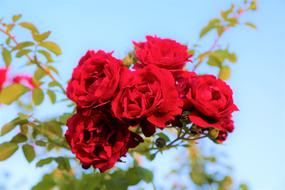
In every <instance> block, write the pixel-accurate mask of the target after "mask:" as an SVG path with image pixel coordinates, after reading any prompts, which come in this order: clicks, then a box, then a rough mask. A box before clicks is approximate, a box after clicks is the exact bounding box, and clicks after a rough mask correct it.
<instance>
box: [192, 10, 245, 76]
mask: <svg viewBox="0 0 285 190" xmlns="http://www.w3.org/2000/svg"><path fill="white" fill-rule="evenodd" d="M249 10H250V9H249V8H246V9H242V10H241V11H239V12H238V13H237V14H236V15H235V16H234V18H236V19H238V18H239V17H240V16H241V15H242V14H244V13H245V12H247V11H249ZM229 29H230V27H229V26H228V27H225V28H224V32H226V31H228V30H229ZM224 32H223V33H224ZM221 37H222V35H218V36H217V37H216V38H215V40H214V42H213V44H212V45H211V47H210V48H209V50H208V51H207V52H212V51H213V50H214V49H215V48H216V47H217V45H218V43H219V41H220V39H221ZM205 57H206V56H202V57H200V58H198V62H197V64H196V65H194V68H193V70H192V71H195V70H196V69H197V68H198V67H199V66H200V65H201V63H202V62H203V61H204V59H205Z"/></svg>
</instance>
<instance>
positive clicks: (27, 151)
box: [22, 144, 36, 162]
mask: <svg viewBox="0 0 285 190" xmlns="http://www.w3.org/2000/svg"><path fill="white" fill-rule="evenodd" d="M22 149H23V153H24V155H25V157H26V159H27V161H28V162H32V161H33V160H34V159H35V157H36V152H35V150H34V147H33V146H32V145H29V144H24V145H23V147H22Z"/></svg>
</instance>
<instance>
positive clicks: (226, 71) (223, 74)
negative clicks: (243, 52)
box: [219, 66, 231, 80]
mask: <svg viewBox="0 0 285 190" xmlns="http://www.w3.org/2000/svg"><path fill="white" fill-rule="evenodd" d="M230 76H231V69H230V67H228V66H222V67H221V68H220V72H219V78H220V79H222V80H228V79H229V78H230Z"/></svg>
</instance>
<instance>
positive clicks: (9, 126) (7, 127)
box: [0, 117, 21, 136]
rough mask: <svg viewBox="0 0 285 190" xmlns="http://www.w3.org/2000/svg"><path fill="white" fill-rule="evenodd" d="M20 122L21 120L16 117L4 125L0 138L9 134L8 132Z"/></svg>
mask: <svg viewBox="0 0 285 190" xmlns="http://www.w3.org/2000/svg"><path fill="white" fill-rule="evenodd" d="M20 121H21V120H20V119H19V118H18V117H17V118H16V119H13V120H12V121H10V122H9V123H6V124H5V125H3V127H2V128H1V131H0V136H3V135H5V134H7V133H9V132H10V131H12V130H13V129H14V128H15V127H16V126H17V125H18V124H19V122H20Z"/></svg>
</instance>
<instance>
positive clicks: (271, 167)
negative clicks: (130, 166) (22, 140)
mask: <svg viewBox="0 0 285 190" xmlns="http://www.w3.org/2000/svg"><path fill="white" fill-rule="evenodd" d="M230 2H241V1H238V0H236V1H226V0H215V1H213V0H204V1H194V0H177V1H173V0H156V1H153V0H143V1H131V0H121V1H114V0H113V1H111V0H106V1H98V0H93V1H92V0H82V1H76V0H61V1H58V0H49V1H37V0H30V1H20V0H0V16H1V17H6V18H9V17H11V15H13V14H16V13H22V14H23V15H24V20H27V21H30V22H33V23H35V24H36V25H37V26H38V27H39V28H40V30H41V31H46V30H51V31H52V32H53V34H52V36H51V38H52V40H54V41H56V42H58V44H59V45H60V46H61V47H62V49H63V55H62V56H61V57H59V58H58V59H57V63H56V64H57V66H58V68H59V69H60V71H61V73H62V80H64V81H67V80H68V78H69V77H70V75H71V72H72V69H73V68H74V67H75V66H76V64H77V60H78V59H79V58H80V56H82V55H83V54H84V52H85V51H86V50H87V49H105V50H107V51H111V50H115V55H116V56H118V57H123V56H124V55H125V54H126V53H127V52H128V51H129V50H130V49H131V48H132V44H131V41H132V40H142V39H143V38H144V36H145V35H147V34H156V35H158V36H162V37H169V38H174V39H176V40H177V41H180V42H182V43H187V44H189V46H191V44H194V43H196V42H197V41H198V34H199V31H200V29H201V28H202V27H203V26H204V25H205V24H206V23H207V21H208V20H209V19H211V18H213V17H215V16H218V15H219V11H220V10H221V9H226V8H228V7H229V5H230ZM284 8H285V1H284V0H271V1H266V0H260V1H259V10H258V11H257V12H255V13H250V14H248V15H245V16H244V17H243V18H242V20H243V21H252V22H254V23H255V24H256V25H257V26H258V30H256V31H254V30H251V29H248V28H246V27H244V26H240V27H238V28H237V29H234V30H231V31H230V32H228V33H227V34H226V35H225V36H224V38H223V39H222V40H221V44H222V45H227V44H230V46H229V47H230V50H232V51H235V52H236V53H237V55H238V58H239V59H238V62H237V63H236V64H235V65H233V67H232V68H233V74H232V77H231V79H230V80H229V83H230V84H231V85H232V88H233V89H234V92H235V101H236V103H237V105H238V106H239V108H240V112H239V113H236V114H235V126H236V130H235V132H234V133H233V134H232V135H230V137H229V140H228V141H227V142H226V143H225V145H221V146H218V145H212V146H216V148H217V149H218V150H222V151H224V152H226V153H227V154H228V155H229V159H228V162H229V163H231V164H233V167H234V170H235V177H236V178H237V179H238V180H245V181H247V182H248V183H249V184H250V186H251V187H252V189H253V190H283V189H285V164H284V161H285V148H284V147H285V146H284V145H285V142H284V134H285V122H284V118H285V111H284V108H285V100H284V97H285V85H284V83H285V66H284V64H285V63H284V55H285V47H284V44H285V37H284V34H285V26H284V19H285V11H284ZM20 37H21V36H20ZM212 37H213V36H211V35H209V37H207V38H205V39H204V40H203V41H202V44H203V47H205V48H206V47H208V46H209V45H210V44H211V43H212V41H213V38H212ZM14 64H15V63H14ZM0 65H3V63H2V62H0ZM200 71H201V70H200ZM203 72H204V71H203ZM3 108H5V111H4V109H3ZM50 108H51V107H50V105H49V104H48V103H47V104H45V105H43V107H41V108H39V110H40V109H44V110H45V112H41V114H39V115H38V116H39V117H44V116H50V115H54V114H56V113H55V112H54V110H55V109H50ZM7 110H8V111H7ZM59 111H62V112H64V110H60V107H59ZM7 113H9V114H7ZM14 114H15V110H14V108H13V107H12V108H6V107H1V108H0V124H2V123H4V122H6V121H8V120H9V119H11V118H13V116H14ZM0 141H1V139H0ZM161 159H162V158H161ZM33 166H34V164H32V166H31V165H28V164H26V162H25V160H24V158H23V157H22V155H21V154H19V153H18V154H16V155H14V156H13V157H12V158H11V159H10V160H8V161H7V162H0V169H1V171H2V170H3V171H10V172H11V173H12V175H13V178H11V180H10V182H9V183H11V184H12V183H13V184H17V182H18V180H19V179H21V178H22V177H26V178H25V179H26V182H25V183H26V186H24V187H23V186H21V188H20V189H22V188H24V190H25V188H27V189H28V186H29V185H30V184H33V183H35V182H36V181H37V180H38V179H39V177H40V176H39V175H40V174H41V173H42V169H34V167H33ZM27 176H29V177H27ZM14 182H15V183H14ZM14 188H15V186H13V188H12V186H11V189H14Z"/></svg>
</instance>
